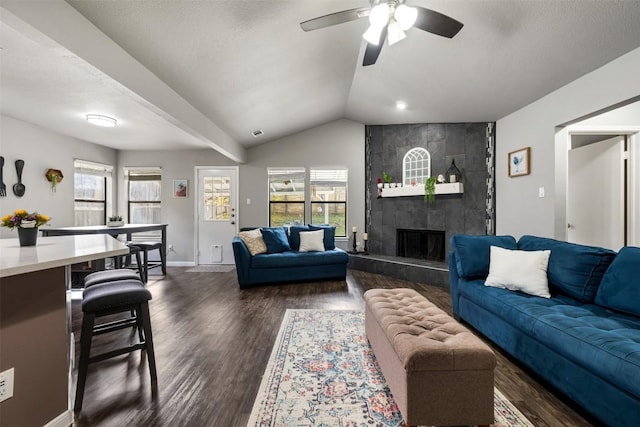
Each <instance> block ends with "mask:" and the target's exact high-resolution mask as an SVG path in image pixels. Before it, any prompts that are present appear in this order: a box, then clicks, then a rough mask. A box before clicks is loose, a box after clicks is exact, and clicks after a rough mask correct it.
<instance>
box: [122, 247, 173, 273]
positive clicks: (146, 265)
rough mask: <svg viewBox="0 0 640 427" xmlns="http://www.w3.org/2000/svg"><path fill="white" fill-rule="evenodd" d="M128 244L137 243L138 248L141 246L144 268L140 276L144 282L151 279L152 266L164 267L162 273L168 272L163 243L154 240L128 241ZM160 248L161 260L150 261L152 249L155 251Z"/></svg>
mask: <svg viewBox="0 0 640 427" xmlns="http://www.w3.org/2000/svg"><path fill="white" fill-rule="evenodd" d="M127 244H131V245H135V246H137V247H138V248H140V250H141V251H142V265H143V268H142V269H140V276H141V277H142V281H143V282H145V283H146V282H147V280H148V279H149V269H150V268H155V267H162V273H163V274H167V272H166V271H165V265H166V260H165V257H166V254H165V253H164V252H163V251H162V243H161V242H154V241H148V242H138V241H135V242H127ZM156 249H157V250H158V252H159V253H160V262H159V263H158V262H155V263H152V262H149V252H150V251H154V250H156ZM142 270H144V273H143V272H142Z"/></svg>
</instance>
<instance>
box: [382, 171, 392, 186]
mask: <svg viewBox="0 0 640 427" xmlns="http://www.w3.org/2000/svg"><path fill="white" fill-rule="evenodd" d="M382 180H383V181H384V188H389V187H390V186H391V175H389V174H388V173H386V172H382Z"/></svg>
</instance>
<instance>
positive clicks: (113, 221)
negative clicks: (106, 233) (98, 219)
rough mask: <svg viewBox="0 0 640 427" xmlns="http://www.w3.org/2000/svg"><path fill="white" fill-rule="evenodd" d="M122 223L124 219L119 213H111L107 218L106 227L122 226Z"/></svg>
mask: <svg viewBox="0 0 640 427" xmlns="http://www.w3.org/2000/svg"><path fill="white" fill-rule="evenodd" d="M123 225H124V221H123V220H122V217H121V216H120V215H111V216H110V217H109V218H108V219H107V227H122V226H123Z"/></svg>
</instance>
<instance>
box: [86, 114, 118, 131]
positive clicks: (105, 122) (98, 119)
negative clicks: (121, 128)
mask: <svg viewBox="0 0 640 427" xmlns="http://www.w3.org/2000/svg"><path fill="white" fill-rule="evenodd" d="M87 121H88V122H89V123H91V124H92V125H96V126H102V127H106V128H113V127H115V126H116V124H117V123H118V121H117V120H116V119H114V118H112V117H109V116H102V115H100V114H87Z"/></svg>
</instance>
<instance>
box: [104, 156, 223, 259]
mask: <svg viewBox="0 0 640 427" xmlns="http://www.w3.org/2000/svg"><path fill="white" fill-rule="evenodd" d="M234 165H236V163H234V162H233V161H231V160H229V159H228V158H227V157H225V156H223V155H222V154H220V153H218V152H217V151H214V150H210V149H203V150H181V151H174V150H170V151H134V150H127V151H119V152H118V167H117V172H116V173H117V181H118V183H117V185H118V188H119V189H120V191H119V193H118V194H119V197H118V203H117V206H118V213H119V214H120V215H122V216H123V217H124V218H126V217H127V191H126V189H125V181H124V168H125V167H135V166H160V167H161V168H162V212H161V218H162V222H163V223H166V224H169V226H168V227H167V243H168V244H171V245H173V250H172V251H170V252H169V253H168V255H167V262H169V263H172V264H173V265H179V264H181V263H189V264H190V263H193V262H194V253H193V251H194V249H193V248H194V246H193V242H194V237H195V199H194V197H195V194H194V191H195V188H196V187H195V181H194V179H195V167H196V166H234ZM174 179H188V180H189V183H188V185H189V191H188V194H187V198H184V199H178V198H175V197H173V180H174Z"/></svg>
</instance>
